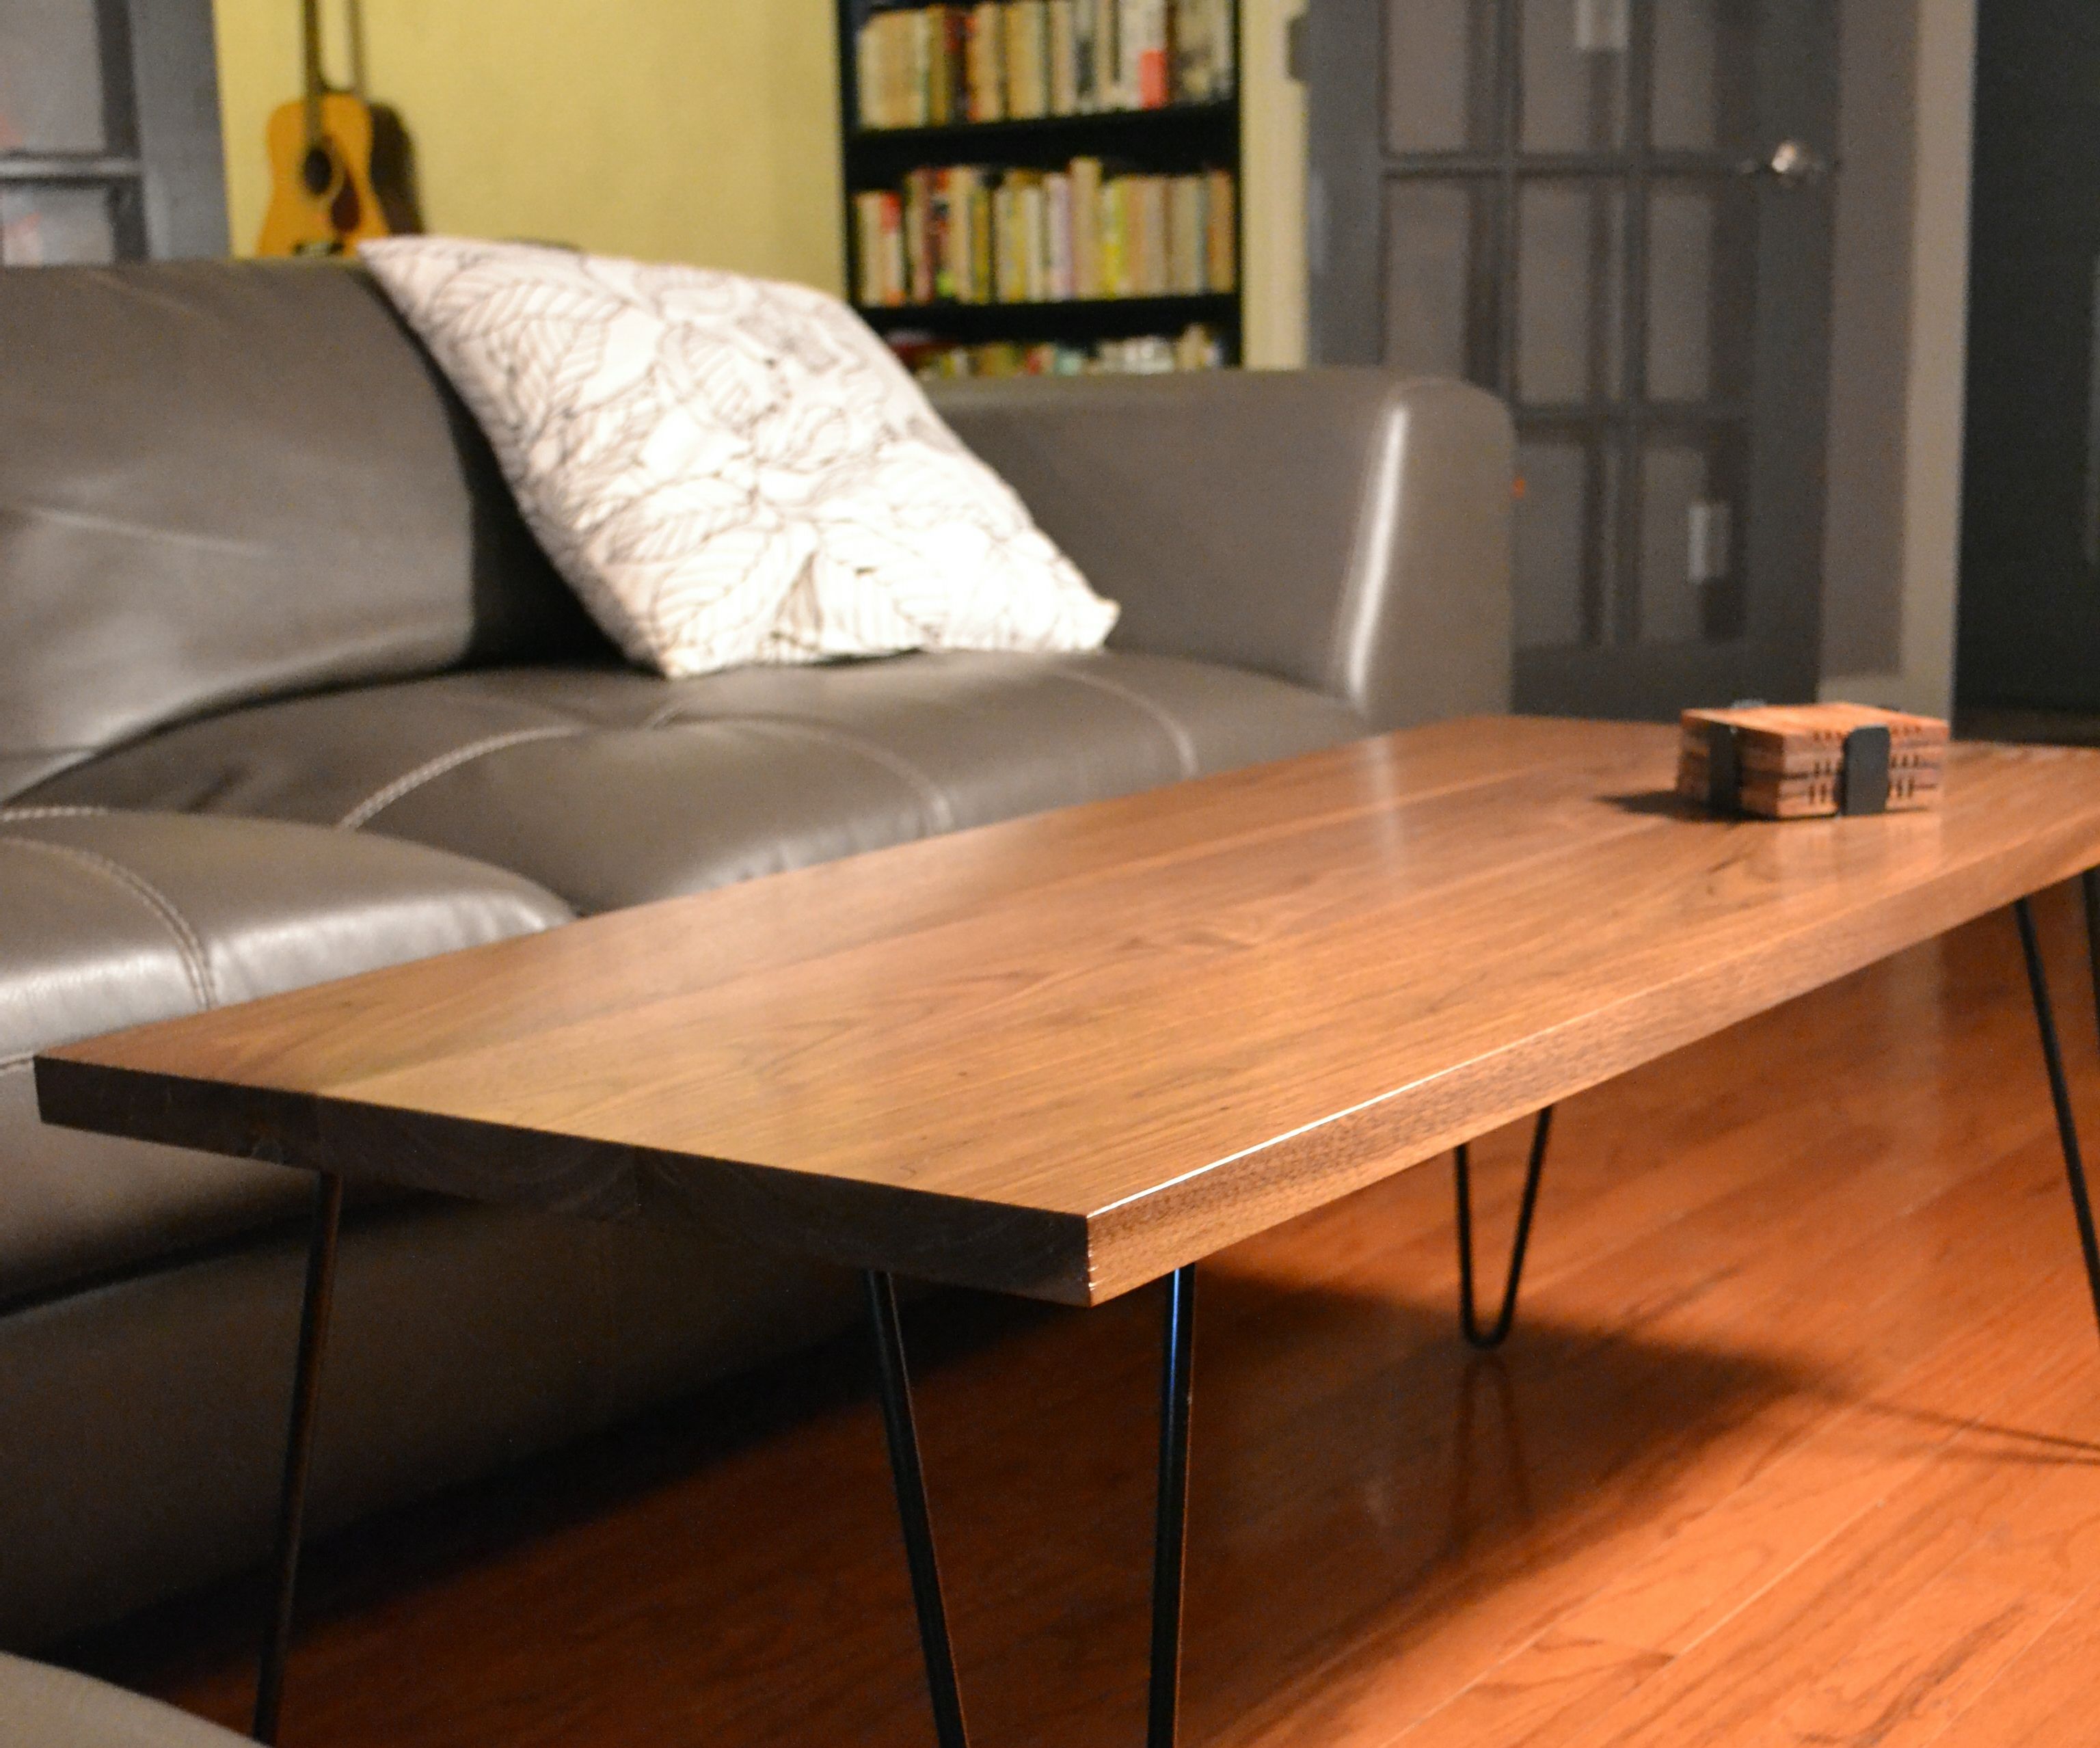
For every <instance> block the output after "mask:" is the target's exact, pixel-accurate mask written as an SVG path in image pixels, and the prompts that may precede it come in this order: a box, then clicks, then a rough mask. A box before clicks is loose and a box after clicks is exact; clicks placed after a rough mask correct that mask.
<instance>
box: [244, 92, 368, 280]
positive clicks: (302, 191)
mask: <svg viewBox="0 0 2100 1748" xmlns="http://www.w3.org/2000/svg"><path fill="white" fill-rule="evenodd" d="M378 132H379V129H378V127H377V123H376V122H375V120H374V117H373V110H372V106H371V105H370V104H368V103H366V102H365V101H364V99H363V98H361V97H356V96H353V95H351V94H350V93H349V92H347V91H323V92H321V93H320V95H319V96H318V97H317V98H310V99H307V100H305V101H303V102H301V101H294V102H292V103H289V104H280V105H279V106H278V107H277V108H276V109H275V110H273V111H272V112H271V116H270V125H269V128H268V131H267V136H266V137H267V140H268V143H269V149H270V206H269V210H268V211H267V212H266V213H265V214H263V218H262V236H260V237H259V238H258V240H257V241H256V245H255V252H256V254H258V255H340V254H349V253H351V252H352V251H353V250H355V248H356V247H357V245H359V244H360V243H361V242H364V241H366V240H367V239H368V238H369V237H375V236H391V235H393V234H394V232H395V230H396V229H397V228H399V226H398V224H397V223H395V219H396V218H398V216H399V207H400V204H401V203H400V201H399V199H398V198H397V197H395V196H394V195H393V194H392V193H389V195H388V196H386V198H384V199H382V195H381V192H380V190H379V189H378V188H377V187H376V186H375V185H374V183H373V146H374V143H375V139H377V135H378ZM390 214H391V215H393V216H391V217H390Z"/></svg>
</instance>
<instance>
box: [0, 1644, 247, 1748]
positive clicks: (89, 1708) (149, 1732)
mask: <svg viewBox="0 0 2100 1748" xmlns="http://www.w3.org/2000/svg"><path fill="white" fill-rule="evenodd" d="M248 1740H249V1738H248V1737H245V1736H236V1735H234V1734H233V1733H232V1732H230V1731H227V1730H222V1729H220V1728H218V1725H217V1724H206V1723H205V1721H204V1720H203V1719H201V1718H193V1717H192V1716H191V1715H189V1714H188V1712H186V1711H178V1710H175V1709H174V1706H163V1705H161V1704H160V1703H159V1702H157V1701H155V1700H150V1699H142V1698H141V1697H139V1695H138V1694H136V1693H126V1692H125V1691H124V1690H123V1689H122V1688H113V1687H111V1686H109V1685H108V1684H106V1683H104V1682H100V1681H90V1680H89V1679H88V1678H87V1677H86V1676H85V1675H74V1674H73V1672H72V1671H69V1670H64V1669H53V1668H51V1667H50V1666H48V1665H47V1664H43V1663H30V1662H24V1661H23V1660H22V1659H21V1658H16V1657H8V1656H6V1655H5V1654H0V1742H5V1743H7V1748H239V1745H240V1743H242V1742H245V1741H248Z"/></svg>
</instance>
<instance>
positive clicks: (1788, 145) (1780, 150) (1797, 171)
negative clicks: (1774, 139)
mask: <svg viewBox="0 0 2100 1748" xmlns="http://www.w3.org/2000/svg"><path fill="white" fill-rule="evenodd" d="M1739 168H1740V170H1741V171H1742V173H1743V174H1745V176H1760V177H1770V178H1771V180H1773V181H1774V182H1776V183H1778V184H1779V185H1780V187H1781V188H1811V187H1813V186H1814V185H1815V183H1820V182H1822V181H1824V179H1826V178H1828V177H1829V174H1830V173H1831V171H1832V170H1834V169H1836V168H1837V166H1835V165H1834V164H1833V163H1832V162H1831V161H1830V160H1829V158H1827V157H1824V155H1823V154H1822V153H1821V152H1818V151H1817V150H1816V149H1815V147H1813V146H1811V145H1810V144H1809V143H1808V142H1807V140H1805V139H1782V140H1781V141H1780V143H1778V144H1777V145H1776V146H1774V147H1773V148H1772V152H1771V157H1768V158H1746V159H1745V160H1744V161H1743V162H1742V164H1741V165H1740V166H1739Z"/></svg>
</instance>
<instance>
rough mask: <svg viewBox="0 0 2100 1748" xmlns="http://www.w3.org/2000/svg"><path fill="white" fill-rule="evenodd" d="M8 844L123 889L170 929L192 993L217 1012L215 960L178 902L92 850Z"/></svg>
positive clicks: (16, 840) (18, 840) (17, 840)
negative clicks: (84, 870)
mask: <svg viewBox="0 0 2100 1748" xmlns="http://www.w3.org/2000/svg"><path fill="white" fill-rule="evenodd" d="M7 841H8V842H9V843H10V844H11V845H14V846H15V847H16V848H17V849H20V850H42V851H43V852H44V854H46V855H50V856H56V857H58V858H59V859H60V860H61V861H65V862H77V863H82V864H83V865H84V866H86V867H91V868H93V869H95V871H96V872H98V873H100V874H103V875H105V876H108V878H109V879H111V880H113V881H116V882H117V885H120V886H121V887H122V888H123V889H125V890H126V892H128V893H130V894H131V896H132V897H133V898H136V899H138V900H139V903H142V904H143V905H144V906H145V907H147V909H148V910H149V911H151V912H152V913H153V914H154V915H155V916H157V917H159V918H160V919H161V921H162V922H163V923H165V925H167V928H168V932H169V933H170V934H172V935H174V938H175V944H176V946H177V947H179V948H180V949H181V951H182V960H183V975H184V976H185V977H186V978H188V980H189V986H190V989H191V991H192V993H193V994H194V995H196V999H197V1001H198V1004H199V1005H201V1006H202V1007H206V1008H215V1007H217V1006H218V987H217V986H216V984H215V983H214V981H213V978H212V974H211V960H210V957H209V956H207V955H206V954H205V950H204V942H202V941H201V940H200V939H199V938H198V937H197V933H196V930H195V929H192V928H191V927H190V925H189V921H188V918H186V917H185V916H183V913H182V912H180V911H179V910H178V909H176V908H175V904H174V900H173V899H171V898H169V896H168V895H167V894H165V892H163V891H161V889H160V888H159V887H157V886H156V885H154V884H153V883H152V881H149V880H148V879H147V878H146V877H145V876H143V875H141V874H138V873H135V872H133V871H132V870H131V869H130V868H127V867H125V866H124V864H123V863H121V862H113V861H112V860H111V859H109V858H108V856H105V855H102V854H98V853H97V852H96V851H95V850H82V849H81V848H80V847H79V846H78V845H73V844H49V843H46V842H45V841H43V840H42V838H38V837H11V838H9V839H8V840H7Z"/></svg>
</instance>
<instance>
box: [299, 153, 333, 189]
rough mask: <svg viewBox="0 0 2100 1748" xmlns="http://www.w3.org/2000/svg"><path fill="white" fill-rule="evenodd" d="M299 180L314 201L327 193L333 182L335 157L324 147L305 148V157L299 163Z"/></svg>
mask: <svg viewBox="0 0 2100 1748" xmlns="http://www.w3.org/2000/svg"><path fill="white" fill-rule="evenodd" d="M299 180H300V181H302V182H303V183H305V184H306V185H307V193H309V194H311V196H313V197H314V198H315V200H319V199H320V197H321V196H323V195H324V194H325V193H327V192H329V188H331V187H332V186H333V184H334V182H335V157H334V155H333V153H331V152H329V148H327V147H326V146H309V147H307V155H306V157H303V158H302V159H301V160H300V161H299Z"/></svg>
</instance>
